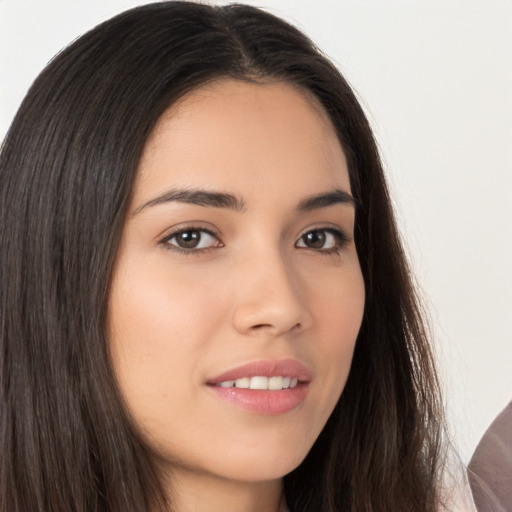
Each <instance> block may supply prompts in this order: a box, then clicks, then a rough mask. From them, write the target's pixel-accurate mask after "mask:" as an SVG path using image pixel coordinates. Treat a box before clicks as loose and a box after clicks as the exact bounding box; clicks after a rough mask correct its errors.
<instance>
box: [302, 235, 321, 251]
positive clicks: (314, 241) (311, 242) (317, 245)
mask: <svg viewBox="0 0 512 512" xmlns="http://www.w3.org/2000/svg"><path fill="white" fill-rule="evenodd" d="M305 243H306V245H307V246H308V247H311V248H313V249H321V248H322V247H323V246H324V244H325V233H324V232H323V231H311V232H310V233H307V234H306V240H305Z"/></svg>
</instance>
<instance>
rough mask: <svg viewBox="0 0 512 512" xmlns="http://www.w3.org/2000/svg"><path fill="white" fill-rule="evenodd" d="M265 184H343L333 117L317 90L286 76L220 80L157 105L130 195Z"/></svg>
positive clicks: (239, 189)
mask: <svg viewBox="0 0 512 512" xmlns="http://www.w3.org/2000/svg"><path fill="white" fill-rule="evenodd" d="M166 182H169V183H166ZM171 182H172V183H171ZM270 184H271V185H272V187H274V188H279V189H280V190H284V189H292V188H298V189H303V192H304V195H307V194H310V193H311V192H315V191H316V190H312V188H313V189H319V191H324V190H325V189H326V188H327V189H330V188H333V187H338V188H343V189H345V190H346V191H348V192H350V185H349V179H348V171H347V165H346V159H345V155H344V153H343V150H342V148H341V145H340V143H339V141H338V138H337V136H336V133H335V130H334V128H333V126H332V123H331V121H330V119H329V117H328V115H327V114H326V112H325V110H324V109H323V107H322V106H321V105H320V103H319V102H318V100H316V98H314V97H312V96H311V95H310V94H307V93H306V92H304V91H302V90H300V89H298V88H297V87H294V86H292V85H290V84H286V83H283V82H271V83H250V82H242V81H233V80H222V81H218V82H213V83H210V84H208V85H206V86H203V87H201V88H199V89H196V90H194V91H192V92H191V93H189V94H187V95H185V96H184V97H183V98H182V99H181V100H180V101H179V102H177V103H176V104H174V105H173V106H171V107H170V108H169V109H168V110H167V111H166V112H164V114H163V115H162V116H161V118H160V120H159V121H158V123H157V125H156V126H155V129H154V131H153V133H152V134H151V136H150V138H149V140H148V141H147V144H146V146H145V149H144V152H143V155H142V158H141V162H140V167H139V174H138V179H137V182H136V190H135V195H136V196H139V197H141V196H142V197H145V196H146V194H148V193H150V191H151V189H154V190H156V189H158V188H161V187H163V186H167V185H172V186H183V187H194V186H198V187H209V186H210V185H211V187H212V188H215V189H219V188H223V189H229V190H230V191H232V192H234V193H238V194H240V195H243V196H246V195H247V194H250V192H251V191H254V190H255V189H257V188H258V187H257V186H258V185H262V186H267V187H268V186H269V185H270ZM297 192H298V193H300V192H299V191H297Z"/></svg>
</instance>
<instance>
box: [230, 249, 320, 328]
mask: <svg viewBox="0 0 512 512" xmlns="http://www.w3.org/2000/svg"><path fill="white" fill-rule="evenodd" d="M277 252H278V251H277ZM236 288H237V290H238V294H237V301H236V304H235V308H234V312H233V325H234V327H235V329H236V330H237V331H238V332H240V333H241V334H244V335H253V336H254V335H259V334H264V335H267V336H271V337H274V336H279V335H282V334H286V333H289V332H295V333H297V332H301V331H303V330H305V329H307V328H308V327H309V326H310V325H311V324H312V321H313V317H312V315H311V312H310V310H309V308H308V305H307V301H306V299H307V297H306V295H307V294H306V290H305V287H304V286H303V283H302V282H301V279H300V277H299V276H298V275H297V272H294V270H293V268H291V265H289V264H287V263H286V262H285V261H284V260H283V258H282V257H281V256H280V255H279V254H271V253H270V252H268V251H267V252H265V254H262V255H261V257H258V256H257V255H253V257H251V258H249V259H247V260H246V261H245V264H244V265H243V266H242V268H241V270H240V273H239V274H238V282H237V283H236Z"/></svg>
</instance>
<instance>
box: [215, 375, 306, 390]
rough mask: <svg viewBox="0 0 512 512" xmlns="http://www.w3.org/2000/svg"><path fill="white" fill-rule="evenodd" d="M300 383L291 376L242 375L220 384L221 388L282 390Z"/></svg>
mask: <svg viewBox="0 0 512 512" xmlns="http://www.w3.org/2000/svg"><path fill="white" fill-rule="evenodd" d="M298 383H299V380H298V379H292V378H291V377H281V376H276V377H263V376H259V375H258V376H256V377H251V378H249V377H242V378H241V379H236V380H225V381H223V382H221V383H220V384H218V385H219V386H220V387H221V388H232V387H235V388H239V389H269V390H281V389H288V388H294V387H295V386H297V384H298Z"/></svg>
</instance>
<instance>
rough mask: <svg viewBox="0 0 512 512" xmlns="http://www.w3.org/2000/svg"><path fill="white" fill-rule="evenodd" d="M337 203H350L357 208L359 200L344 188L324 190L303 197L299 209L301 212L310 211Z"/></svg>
mask: <svg viewBox="0 0 512 512" xmlns="http://www.w3.org/2000/svg"><path fill="white" fill-rule="evenodd" d="M335 204H348V205H351V206H353V207H354V208H355V207H356V206H357V200H356V199H355V198H354V197H352V196H351V195H350V194H349V193H348V192H345V191H344V190H340V189H334V190H333V191H331V192H324V193H321V194H317V195H314V196H311V197H307V198H306V199H303V200H302V201H301V202H300V203H299V206H298V207H297V210H298V211H300V212H309V211H311V210H319V209H320V208H327V207H329V206H333V205H335Z"/></svg>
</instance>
